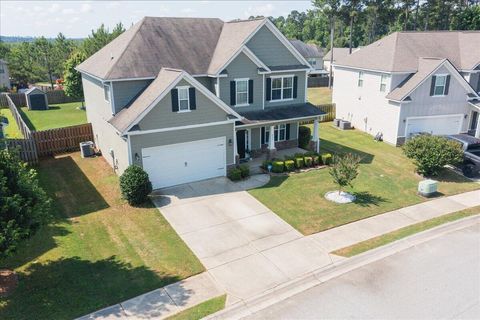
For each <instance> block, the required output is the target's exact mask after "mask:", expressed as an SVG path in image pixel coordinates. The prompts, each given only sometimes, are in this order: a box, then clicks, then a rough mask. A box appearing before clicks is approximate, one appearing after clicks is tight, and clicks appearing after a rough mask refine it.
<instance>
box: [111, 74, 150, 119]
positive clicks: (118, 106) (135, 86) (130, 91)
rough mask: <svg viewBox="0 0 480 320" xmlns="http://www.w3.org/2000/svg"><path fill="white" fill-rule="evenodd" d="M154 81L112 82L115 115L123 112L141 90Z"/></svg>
mask: <svg viewBox="0 0 480 320" xmlns="http://www.w3.org/2000/svg"><path fill="white" fill-rule="evenodd" d="M152 81H153V80H132V81H114V82H112V89H113V101H114V106H115V113H118V112H119V111H120V110H122V109H123V108H124V107H125V106H126V105H127V104H128V103H129V102H130V101H131V100H132V99H133V98H134V97H135V96H136V95H137V94H138V93H139V92H140V91H141V90H143V89H144V88H146V87H147V86H148V85H149V84H150V83H151V82H152Z"/></svg>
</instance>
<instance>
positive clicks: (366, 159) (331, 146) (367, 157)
mask: <svg viewBox="0 0 480 320" xmlns="http://www.w3.org/2000/svg"><path fill="white" fill-rule="evenodd" d="M320 149H321V150H320V151H323V152H330V153H333V154H345V153H352V154H356V155H358V156H359V157H360V159H361V161H360V163H363V164H370V163H372V161H373V158H374V157H375V156H374V155H373V154H370V153H367V152H363V151H360V150H358V149H354V148H350V147H347V146H344V145H341V144H338V143H335V142H332V141H330V140H324V139H320Z"/></svg>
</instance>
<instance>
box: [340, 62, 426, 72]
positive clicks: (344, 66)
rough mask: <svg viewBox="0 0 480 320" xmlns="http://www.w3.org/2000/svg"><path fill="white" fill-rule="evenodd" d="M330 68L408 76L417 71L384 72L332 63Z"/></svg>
mask: <svg viewBox="0 0 480 320" xmlns="http://www.w3.org/2000/svg"><path fill="white" fill-rule="evenodd" d="M332 66H334V67H340V68H344V69H353V70H363V71H369V72H378V73H387V74H410V73H417V72H418V70H412V71H386V70H380V69H367V68H360V67H352V66H346V65H341V64H336V63H333V64H332Z"/></svg>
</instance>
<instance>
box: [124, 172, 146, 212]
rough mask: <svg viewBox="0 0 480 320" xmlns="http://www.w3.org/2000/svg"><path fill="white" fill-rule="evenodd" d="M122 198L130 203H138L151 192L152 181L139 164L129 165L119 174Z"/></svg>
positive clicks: (133, 204) (134, 204)
mask: <svg viewBox="0 0 480 320" xmlns="http://www.w3.org/2000/svg"><path fill="white" fill-rule="evenodd" d="M120 190H121V192H122V198H124V199H125V200H127V202H128V203H129V204H130V205H132V206H136V205H140V204H142V203H144V202H146V201H147V199H148V195H149V194H150V192H152V183H151V182H150V180H149V179H148V174H147V173H146V172H145V171H144V170H143V169H142V168H140V167H139V166H136V165H133V166H129V167H128V168H127V169H126V170H125V171H124V172H123V174H122V175H121V176H120Z"/></svg>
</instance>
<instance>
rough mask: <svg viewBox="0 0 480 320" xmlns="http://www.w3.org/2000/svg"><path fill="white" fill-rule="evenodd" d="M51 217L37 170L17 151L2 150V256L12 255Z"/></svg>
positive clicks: (0, 164) (0, 196)
mask: <svg viewBox="0 0 480 320" xmlns="http://www.w3.org/2000/svg"><path fill="white" fill-rule="evenodd" d="M50 218H51V215H50V199H49V198H48V196H47V194H46V193H45V191H44V190H43V189H42V187H40V185H39V183H38V180H37V174H36V172H35V170H33V169H28V168H27V166H26V164H25V163H23V162H22V161H21V160H20V159H19V157H18V155H17V154H16V153H15V152H12V151H7V150H0V258H4V257H6V256H9V255H11V254H12V253H13V252H14V251H15V250H16V248H17V246H18V244H19V242H20V241H21V240H23V239H26V238H29V237H31V236H32V235H33V234H34V233H35V231H37V230H38V228H39V227H40V226H41V225H43V224H46V223H47V222H48V221H49V220H50Z"/></svg>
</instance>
